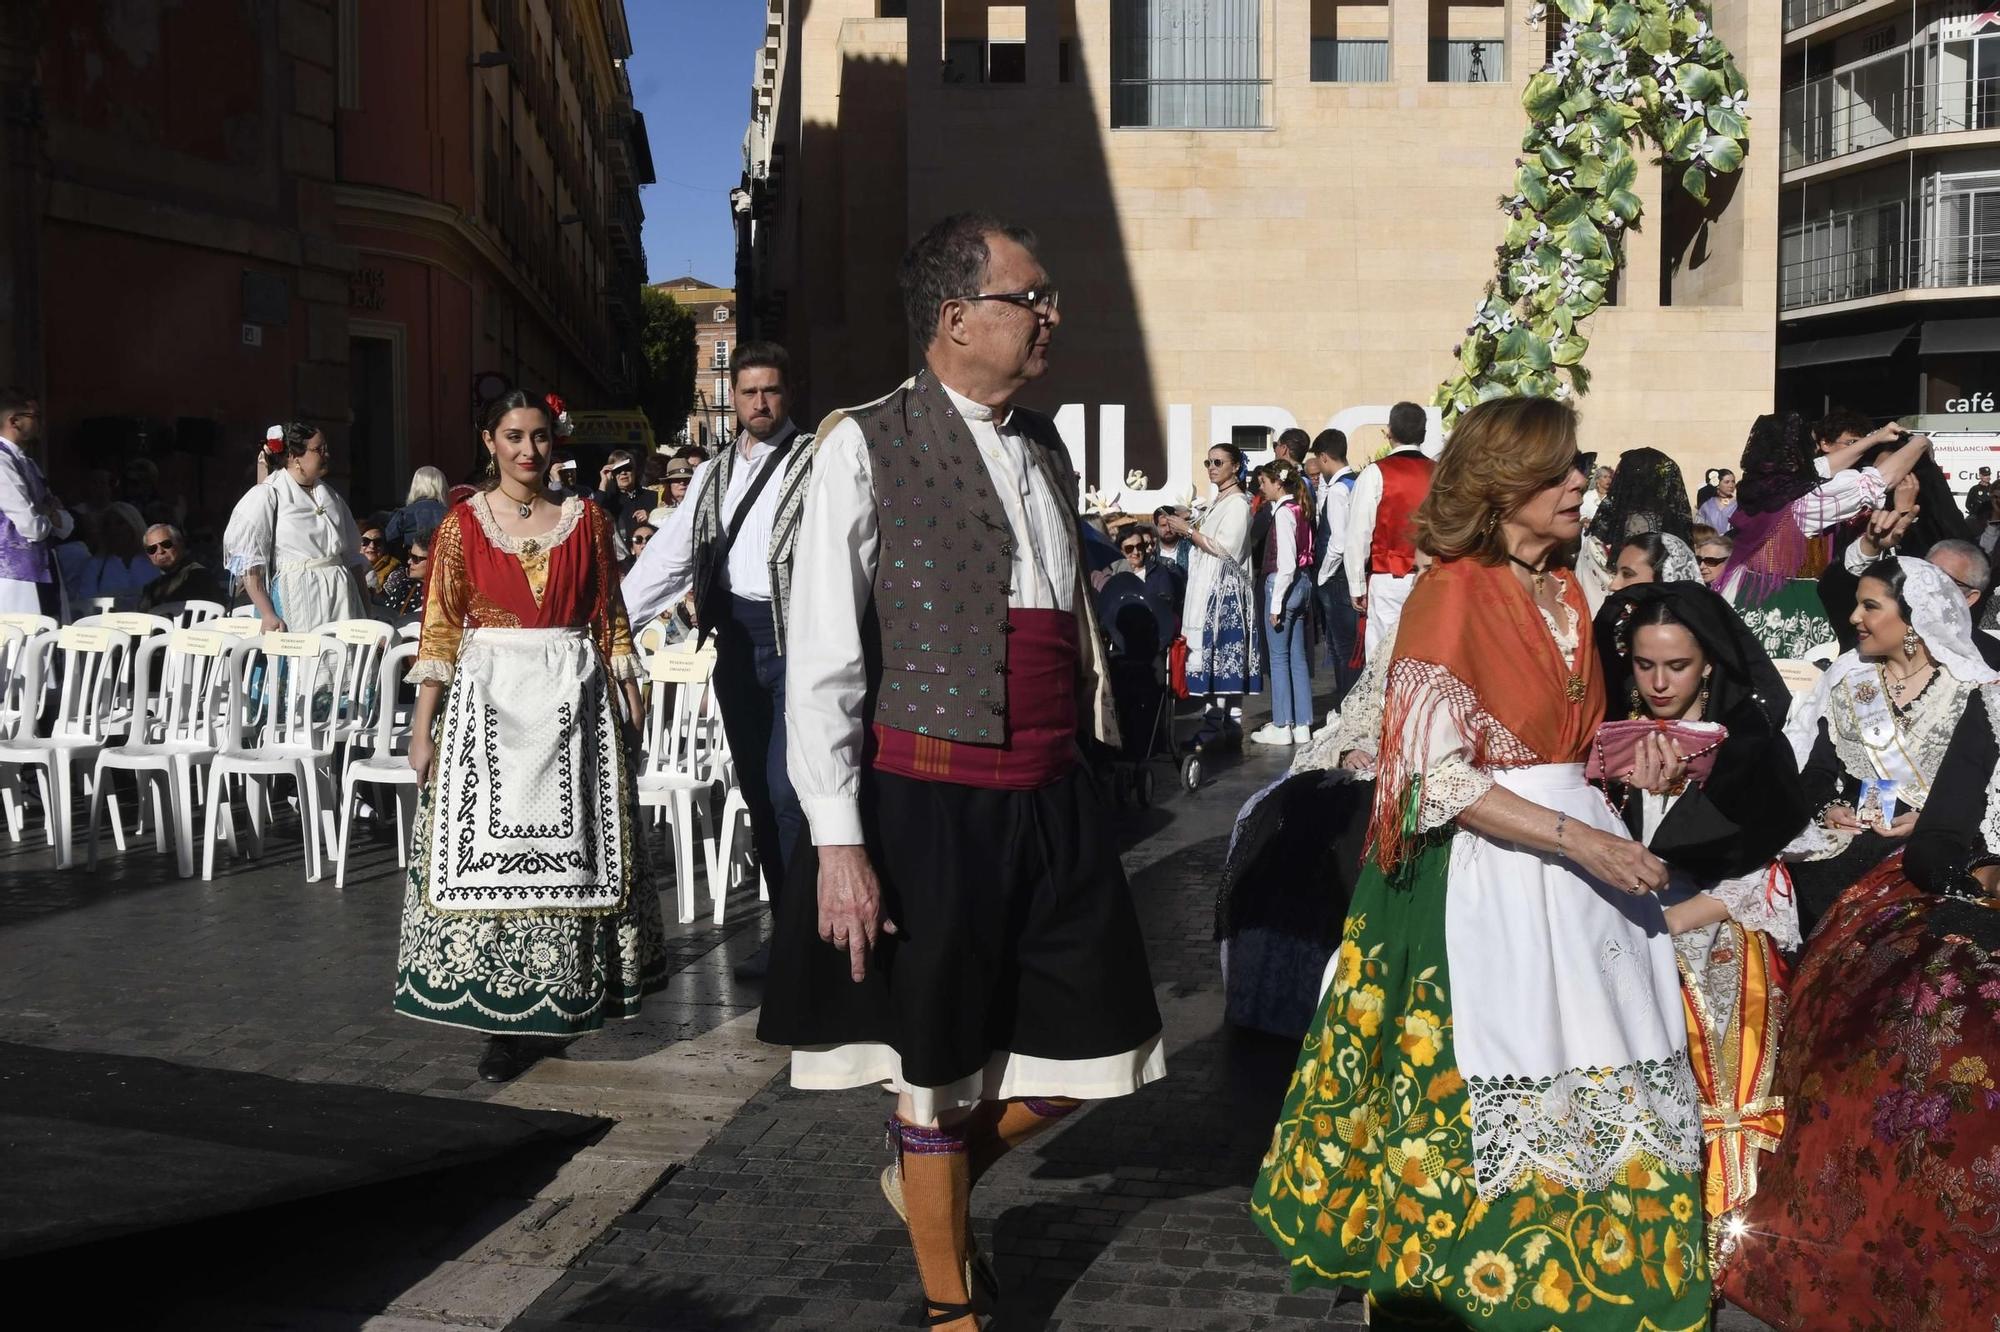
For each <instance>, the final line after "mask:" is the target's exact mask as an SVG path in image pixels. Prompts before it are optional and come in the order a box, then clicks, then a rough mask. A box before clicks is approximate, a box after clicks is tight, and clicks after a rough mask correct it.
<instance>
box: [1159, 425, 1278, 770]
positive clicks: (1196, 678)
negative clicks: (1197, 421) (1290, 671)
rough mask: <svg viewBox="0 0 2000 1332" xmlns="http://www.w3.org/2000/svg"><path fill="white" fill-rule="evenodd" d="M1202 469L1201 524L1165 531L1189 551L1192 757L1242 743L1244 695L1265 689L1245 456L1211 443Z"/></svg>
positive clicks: (1174, 525) (1181, 522) (1176, 522)
mask: <svg viewBox="0 0 2000 1332" xmlns="http://www.w3.org/2000/svg"><path fill="white" fill-rule="evenodd" d="M1202 465H1203V466H1204V467H1205V468H1206V469H1207V472H1208V479H1209V482H1210V484H1211V485H1212V486H1213V487H1214V489H1213V490H1212V491H1211V493H1210V496H1209V501H1208V509H1207V511H1206V512H1204V513H1203V514H1202V516H1201V521H1200V523H1199V524H1190V523H1189V522H1188V521H1187V520H1186V519H1184V518H1172V519H1169V520H1168V522H1169V523H1170V524H1171V529H1170V530H1172V531H1173V532H1174V534H1175V535H1176V536H1178V537H1180V538H1181V540H1183V541H1186V542H1189V543H1191V544H1192V545H1193V546H1194V554H1193V556H1192V557H1191V558H1190V559H1189V561H1188V587H1187V601H1186V605H1185V615H1184V617H1183V620H1182V625H1183V636H1184V637H1186V639H1187V645H1188V654H1187V672H1186V674H1187V690H1188V696H1189V697H1190V698H1197V697H1200V698H1205V699H1206V704H1207V705H1206V707H1205V708H1204V709H1203V713H1202V723H1201V730H1200V731H1199V732H1198V733H1196V735H1195V737H1194V739H1193V740H1192V741H1190V742H1189V746H1188V747H1189V748H1190V749H1192V750H1194V751H1195V752H1197V753H1200V752H1202V751H1203V750H1206V749H1209V748H1211V747H1220V748H1223V749H1233V748H1235V747H1236V746H1238V745H1240V744H1241V743H1242V739H1243V729H1242V726H1241V724H1240V723H1239V722H1238V720H1237V716H1238V705H1239V704H1240V703H1241V702H1242V695H1244V694H1249V693H1255V692H1257V691H1258V690H1260V689H1262V688H1263V687H1264V672H1263V661H1262V658H1263V653H1262V652H1261V651H1260V650H1259V649H1260V647H1261V646H1262V645H1261V643H1260V641H1259V640H1260V639H1261V637H1262V635H1261V633H1260V632H1259V629H1258V624H1257V593H1256V589H1255V588H1254V587H1253V586H1252V585H1251V583H1252V577H1253V571H1254V566H1253V565H1252V564H1251V562H1250V497H1249V496H1248V495H1246V494H1245V493H1244V491H1243V481H1244V478H1245V477H1246V475H1247V472H1246V470H1245V468H1244V466H1243V451H1242V450H1241V449H1239V448H1237V447H1236V446H1235V445H1234V444H1228V443H1223V444H1216V445H1213V446H1212V447H1210V449H1209V451H1208V457H1207V458H1206V459H1205V460H1204V461H1203V464H1202Z"/></svg>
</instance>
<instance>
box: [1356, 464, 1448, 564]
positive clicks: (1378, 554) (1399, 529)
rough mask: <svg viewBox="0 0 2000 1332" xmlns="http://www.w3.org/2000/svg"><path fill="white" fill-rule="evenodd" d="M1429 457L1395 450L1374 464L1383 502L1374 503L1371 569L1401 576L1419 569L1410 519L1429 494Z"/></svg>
mask: <svg viewBox="0 0 2000 1332" xmlns="http://www.w3.org/2000/svg"><path fill="white" fill-rule="evenodd" d="M1435 465H1436V464H1434V463H1433V462H1432V461H1431V460H1430V459H1429V458H1426V457H1424V455H1423V454H1421V453H1418V452H1415V451H1414V450H1413V451H1411V452H1409V453H1392V454H1390V455H1389V456H1388V457H1386V458H1383V459H1381V460H1379V461H1378V462H1377V463H1376V464H1375V466H1376V467H1378V468H1380V469H1381V472H1382V502H1381V503H1380V504H1378V505H1376V506H1375V537H1374V541H1373V543H1372V544H1371V545H1370V546H1369V548H1368V572H1369V573H1378V574H1389V575H1392V576H1394V577H1398V578H1400V577H1402V576H1403V575H1404V574H1411V573H1415V572H1416V571H1417V539H1416V535H1415V532H1414V531H1413V529H1412V526H1411V521H1412V520H1413V519H1414V518H1415V517H1416V515H1417V506H1418V505H1419V504H1422V503H1423V502H1424V496H1425V495H1428V494H1429V493H1430V489H1431V469H1432V468H1433V467H1434V466H1435Z"/></svg>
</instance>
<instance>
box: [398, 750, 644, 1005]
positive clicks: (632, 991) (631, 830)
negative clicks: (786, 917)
mask: <svg viewBox="0 0 2000 1332" xmlns="http://www.w3.org/2000/svg"><path fill="white" fill-rule="evenodd" d="M430 817H431V786H430V785H426V786H425V787H424V790H423V793H422V794H421V795H420V796H419V797H418V804H417V817H416V820H415V826H416V827H418V828H425V827H428V826H429V820H430ZM623 822H624V827H625V831H626V835H627V836H628V837H629V838H630V839H631V841H632V855H633V860H632V862H631V863H632V864H633V866H634V873H633V876H632V891H631V895H630V899H629V900H628V901H627V902H626V904H625V907H624V909H623V910H622V911H618V912H615V913H612V914H609V915H578V914H570V913H565V912H561V911H496V912H491V913H485V914H472V913H464V912H444V911H439V910H438V909H437V908H435V907H433V906H432V905H431V904H430V894H429V886H430V853H429V843H430V839H429V838H427V837H424V836H421V835H419V836H418V837H416V838H415V839H414V841H415V845H414V847H413V848H412V850H411V853H410V873H409V878H408V881H407V882H406V884H405V887H404V893H403V929H402V941H401V944H400V946H399V947H398V949H397V955H396V998H395V1010H396V1011H397V1012H398V1013H402V1014H404V1015H406V1016H408V1017H414V1018H423V1019H424V1020H426V1021H429V1022H442V1023H446V1024H448V1025H450V1026H454V1027H468V1028H470V1029H472V1030H474V1031H482V1032H486V1033H488V1034H489V1035H495V1036H575V1035H579V1034H581V1033H583V1032H586V1031H595V1030H597V1029H598V1028H599V1027H601V1026H603V1025H604V1024H605V1022H607V1021H613V1020H617V1019H621V1018H634V1017H637V1016H639V1008H640V1004H641V1002H642V1001H643V1000H644V998H645V996H646V995H648V994H651V993H652V992H653V991H655V990H657V989H659V988H660V987H661V986H663V985H665V984H666V983H667V974H668V973H667V947H666V926H665V924H664V923H663V921H662V919H661V916H660V897H659V894H658V893H657V892H656V891H654V889H653V887H652V883H653V876H652V874H651V872H650V867H649V864H648V861H647V857H646V854H645V844H646V839H645V838H644V837H643V836H640V835H639V833H638V830H637V829H636V827H635V826H634V824H633V822H632V819H631V818H630V817H629V805H628V817H627V818H626V819H625V820H624V821H623Z"/></svg>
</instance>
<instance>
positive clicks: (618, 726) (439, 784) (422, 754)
mask: <svg viewBox="0 0 2000 1332" xmlns="http://www.w3.org/2000/svg"><path fill="white" fill-rule="evenodd" d="M552 431H553V421H552V420H551V417H550V412H549V408H548V405H547V404H546V403H544V402H543V401H541V400H540V399H536V398H532V397H530V396H528V395H527V394H525V393H522V392H519V391H515V392H512V393H509V394H506V395H505V396H503V397H501V398H500V399H499V400H497V401H496V402H495V403H494V404H493V405H492V406H491V407H490V408H489V409H488V410H487V414H486V429H485V431H484V442H485V446H486V448H487V450H488V452H489V453H490V454H491V457H492V461H491V463H490V464H489V473H488V475H489V476H490V478H491V484H490V485H489V486H488V487H487V488H486V489H485V490H482V491H479V492H476V493H475V494H474V495H473V496H472V498H470V499H468V500H466V501H464V502H463V503H461V504H459V505H457V506H455V507H454V508H452V509H451V511H450V512H448V513H447V514H446V515H445V516H444V520H443V521H442V522H441V523H439V525H438V529H437V532H436V534H435V536H434V537H433V539H432V542H431V549H430V557H431V558H430V566H431V567H430V584H429V592H428V597H427V601H426V604H425V608H424V626H423V634H422V637H421V639H420V640H419V647H418V652H417V658H416V662H415V664H414V665H413V666H412V668H411V670H410V675H409V679H410V681H411V682H412V683H414V684H417V685H418V686H419V690H418V694H417V710H416V716H415V720H414V725H413V727H412V735H411V740H410V766H411V767H413V768H415V769H416V771H417V773H418V774H419V776H420V777H421V778H423V780H424V789H423V795H422V798H421V801H420V804H419V809H418V816H417V831H416V834H415V843H416V844H415V847H414V850H413V853H412V855H411V857H410V877H409V886H408V889H407V891H406V893H405V896H404V900H403V927H402V946H401V948H400V950H399V954H398V957H397V975H396V996H395V1008H396V1011H397V1012H399V1013H402V1014H405V1015H406V1016H409V1017H415V1018H422V1019H424V1020H426V1021H430V1022H443V1023H447V1024H449V1025H452V1026H459V1027H467V1028H470V1029H471V1030H473V1031H479V1032H485V1033H486V1034H487V1035H488V1036H489V1037H490V1040H489V1042H488V1045H487V1050H486V1054H485V1057H484V1058H483V1059H482V1060H481V1061H480V1064H479V1074H480V1076H481V1077H483V1078H485V1079H487V1080H488V1081H490V1082H504V1081H506V1080H507V1079H509V1078H511V1077H513V1076H514V1074H515V1073H517V1072H519V1071H520V1069H521V1067H522V1065H523V1062H524V1054H523V1048H522V1045H521V1042H520V1038H521V1037H523V1036H530V1035H537V1036H572V1035H577V1034H579V1033H582V1032H586V1031H593V1030H595V1029H597V1028H598V1027H601V1026H602V1025H604V1022H605V1020H606V1019H607V1018H631V1017H637V1016H638V1015H639V1008H640V1003H641V1000H642V999H643V998H644V996H645V995H646V994H648V993H649V992H651V991H653V990H656V989H658V988H659V987H660V986H661V985H663V984H664V983H665V981H666V957H665V951H666V950H665V941H666V932H665V929H664V927H663V926H662V924H661V919H660V900H659V897H658V895H657V894H656V893H655V891H654V890H653V887H652V884H651V881H650V877H649V876H648V875H647V874H646V873H645V868H644V867H645V861H644V856H643V850H642V842H641V839H640V838H639V836H638V834H637V829H636V825H635V820H634V810H633V791H632V774H631V773H630V771H629V770H628V769H627V766H626V757H625V756H626V739H625V738H626V729H625V727H626V725H627V723H621V721H620V719H619V716H618V702H619V700H620V699H622V701H623V704H624V710H625V717H626V718H627V719H636V718H637V717H638V716H639V715H640V711H639V692H638V684H637V681H638V679H639V669H640V667H639V660H638V658H637V657H635V656H634V655H633V652H632V637H631V631H630V626H629V625H627V623H626V620H625V606H624V602H623V601H622V600H621V599H620V597H619V594H618V572H617V559H616V556H615V555H614V554H613V553H612V546H611V520H610V519H609V518H607V517H606V516H605V513H604V511H603V510H602V509H600V508H598V507H597V505H596V504H595V503H593V502H591V501H589V500H583V499H578V498H576V497H574V496H572V497H570V498H568V499H565V500H562V501H561V502H558V501H556V500H555V499H554V498H552V497H551V496H550V495H549V494H548V492H547V489H546V484H547V475H548V466H549V447H550V442H551V439H552ZM440 712H442V724H441V725H439V724H438V721H439V716H440ZM434 729H435V734H433V731H434Z"/></svg>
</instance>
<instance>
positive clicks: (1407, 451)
mask: <svg viewBox="0 0 2000 1332" xmlns="http://www.w3.org/2000/svg"><path fill="white" fill-rule="evenodd" d="M1423 451H1424V448H1423V445H1421V444H1399V445H1397V446H1396V447H1395V448H1393V449H1390V450H1389V451H1388V452H1387V453H1385V454H1383V455H1382V456H1383V457H1384V458H1395V457H1403V456H1410V455H1421V454H1422V453H1423ZM1381 504H1382V469H1381V468H1380V467H1378V466H1377V465H1376V464H1375V463H1369V464H1368V465H1367V466H1366V467H1364V468H1362V469H1361V475H1360V476H1358V477H1356V478H1355V481H1354V493H1353V494H1351V495H1349V496H1348V498H1347V542H1346V544H1345V545H1344V546H1343V547H1342V550H1343V551H1351V552H1352V553H1353V555H1354V558H1353V559H1351V560H1343V561H1342V563H1343V564H1344V565H1346V567H1347V590H1348V591H1349V592H1351V593H1353V594H1354V595H1355V596H1356V597H1357V598H1359V597H1365V596H1367V595H1368V552H1369V551H1371V550H1373V549H1374V548H1375V510H1376V509H1378V508H1380V507H1381Z"/></svg>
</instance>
